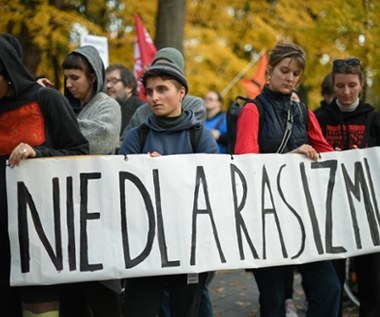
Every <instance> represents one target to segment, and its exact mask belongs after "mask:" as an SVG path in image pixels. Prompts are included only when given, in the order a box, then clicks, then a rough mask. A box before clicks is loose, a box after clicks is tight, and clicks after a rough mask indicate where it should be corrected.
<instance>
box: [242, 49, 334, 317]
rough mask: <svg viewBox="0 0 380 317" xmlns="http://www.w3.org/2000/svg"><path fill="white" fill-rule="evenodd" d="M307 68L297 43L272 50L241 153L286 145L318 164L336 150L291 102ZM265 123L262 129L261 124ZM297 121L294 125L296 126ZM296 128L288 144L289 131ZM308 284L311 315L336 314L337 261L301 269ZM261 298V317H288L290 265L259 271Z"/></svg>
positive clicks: (245, 119)
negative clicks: (260, 112)
mask: <svg viewBox="0 0 380 317" xmlns="http://www.w3.org/2000/svg"><path fill="white" fill-rule="evenodd" d="M304 69H305V52H304V50H303V49H302V48H301V47H299V46H298V45H296V44H293V43H278V44H277V45H276V46H275V47H274V48H273V50H272V51H271V52H270V56H269V61H268V65H267V68H266V76H267V84H266V86H265V87H264V89H263V91H262V92H261V93H260V95H259V96H258V97H257V98H258V100H259V102H261V104H262V106H263V107H262V108H263V110H264V111H263V113H262V118H259V112H258V108H257V107H256V105H255V104H253V103H249V104H247V105H246V106H245V107H244V108H243V109H242V110H241V112H240V115H239V118H238V125H237V138H236V144H235V153H236V154H243V153H276V152H277V151H278V150H279V148H280V144H281V143H283V145H284V146H282V148H283V151H282V152H283V153H298V154H304V155H305V156H306V157H307V158H309V159H312V160H318V157H319V155H318V152H326V151H331V150H332V148H331V146H330V145H329V144H328V143H327V142H326V140H325V139H324V137H323V135H322V131H321V130H320V127H319V125H318V122H317V120H316V118H315V116H314V114H313V113H312V112H311V111H308V119H307V125H306V124H305V120H304V115H303V111H302V109H301V107H300V106H299V105H297V103H295V102H292V101H291V94H292V91H293V90H294V89H295V88H296V87H297V86H298V85H299V83H300V81H301V78H302V75H303V73H304ZM259 122H260V126H259ZM291 123H292V124H291ZM290 125H291V130H290V132H291V134H290V138H289V139H288V141H286V140H284V133H285V130H287V129H286V128H285V127H287V126H290ZM297 269H298V270H299V271H300V272H301V273H302V278H303V280H304V283H305V284H306V285H307V290H308V296H309V305H308V312H307V315H308V316H336V315H337V313H338V309H339V296H340V286H339V281H338V278H337V276H336V273H335V270H334V267H333V266H332V264H331V261H321V262H314V263H307V264H302V265H299V266H297ZM253 272H254V277H255V280H256V282H257V285H258V288H259V292H260V296H259V303H260V316H261V317H267V316H271V317H274V316H279V317H280V316H281V317H283V316H285V276H286V274H285V272H286V266H276V267H268V268H259V269H254V270H253Z"/></svg>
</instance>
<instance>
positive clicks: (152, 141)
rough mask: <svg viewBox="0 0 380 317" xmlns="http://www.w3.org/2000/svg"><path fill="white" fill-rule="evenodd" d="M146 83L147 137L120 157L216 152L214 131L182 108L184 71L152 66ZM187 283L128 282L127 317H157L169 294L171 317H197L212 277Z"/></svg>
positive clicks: (137, 135)
mask: <svg viewBox="0 0 380 317" xmlns="http://www.w3.org/2000/svg"><path fill="white" fill-rule="evenodd" d="M142 82H143V86H144V88H145V90H146V95H147V101H148V104H149V106H150V108H151V111H152V114H151V115H150V116H148V118H147V119H146V120H145V122H144V124H145V129H147V130H146V131H147V135H146V138H145V141H144V142H142V140H141V131H140V129H141V128H139V127H137V128H134V129H131V130H130V131H128V133H127V135H126V137H125V139H124V142H123V144H122V146H121V148H120V153H121V154H138V153H149V154H150V155H151V156H152V157H157V156H160V155H173V154H186V153H216V152H217V145H216V142H215V140H214V138H213V136H212V134H211V131H210V130H208V129H205V128H203V127H202V125H201V123H200V121H198V120H197V119H196V118H195V116H194V113H193V112H192V111H191V110H185V109H183V107H182V101H183V99H184V97H185V95H186V93H187V91H188V83H187V80H186V78H185V76H184V73H183V71H182V69H181V68H180V67H177V65H176V64H174V63H171V62H168V61H166V62H165V63H161V62H157V63H153V65H152V66H150V67H149V68H148V69H147V71H146V72H145V73H144V75H143V78H142ZM193 136H194V137H193ZM192 140H194V141H192ZM193 142H194V143H193ZM188 278H189V277H188V275H187V274H178V275H163V276H151V277H140V278H130V279H127V282H126V287H125V315H126V316H139V317H155V316H156V315H157V314H158V312H159V308H160V303H161V300H162V294H163V291H164V289H167V290H168V292H169V298H170V312H171V316H172V317H198V313H199V306H200V301H201V294H202V291H203V290H204V285H205V282H206V278H207V273H200V274H198V278H197V281H193V283H189V279H188Z"/></svg>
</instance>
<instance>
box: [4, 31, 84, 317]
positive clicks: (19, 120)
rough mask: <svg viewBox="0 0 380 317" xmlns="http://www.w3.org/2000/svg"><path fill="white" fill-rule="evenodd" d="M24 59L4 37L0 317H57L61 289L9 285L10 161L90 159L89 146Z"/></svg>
mask: <svg viewBox="0 0 380 317" xmlns="http://www.w3.org/2000/svg"><path fill="white" fill-rule="evenodd" d="M10 39H11V40H10ZM21 56H22V51H21V45H20V43H19V42H18V40H17V39H16V38H15V37H13V36H11V35H9V34H8V35H0V164H1V170H0V290H1V297H0V307H1V308H0V310H1V315H2V316H12V317H18V316H20V315H21V310H22V314H23V316H24V317H29V316H49V317H55V316H58V314H59V306H60V305H59V301H60V286H59V285H52V286H29V287H17V288H16V287H10V285H9V278H10V246H9V236H8V223H7V213H8V212H9V213H10V212H12V213H17V210H7V201H6V199H7V193H6V182H5V176H6V175H5V169H6V161H7V160H8V162H9V166H10V167H11V168H17V167H16V166H17V165H18V164H20V162H21V161H22V160H25V159H28V158H39V157H47V156H62V155H81V154H87V153H88V148H89V145H88V142H87V140H86V139H85V138H84V136H83V135H82V133H81V132H80V130H79V126H78V122H77V120H76V118H75V115H74V113H73V111H72V110H71V108H70V105H69V104H68V102H67V100H66V98H65V97H64V96H63V95H62V94H60V93H59V92H58V91H56V90H54V89H46V88H42V87H41V86H40V85H38V84H37V83H36V82H35V80H34V78H33V77H32V75H31V74H30V73H29V72H28V71H27V69H26V68H25V66H24V65H23V64H22V61H21ZM41 269H43V268H41ZM20 299H21V302H22V308H21V306H20Z"/></svg>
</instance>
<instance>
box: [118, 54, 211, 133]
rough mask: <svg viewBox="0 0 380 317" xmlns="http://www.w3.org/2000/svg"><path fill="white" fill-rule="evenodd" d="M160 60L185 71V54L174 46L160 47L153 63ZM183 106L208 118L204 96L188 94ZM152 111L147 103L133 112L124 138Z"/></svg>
mask: <svg viewBox="0 0 380 317" xmlns="http://www.w3.org/2000/svg"><path fill="white" fill-rule="evenodd" d="M158 62H160V63H162V62H170V63H174V64H175V65H176V66H177V67H179V68H180V69H181V71H182V72H184V71H185V60H184V58H183V55H182V53H181V52H180V51H178V50H177V49H176V48H174V47H164V48H162V49H160V50H159V51H158V52H157V54H156V55H155V56H154V58H153V61H152V65H154V64H155V63H158ZM182 107H183V109H185V110H188V109H190V110H191V111H192V112H194V115H195V118H196V119H198V120H199V121H201V122H204V120H205V119H206V109H205V104H204V101H203V100H202V98H199V97H195V96H191V95H189V94H187V95H186V96H185V98H184V99H183V101H182ZM151 113H152V111H151V109H150V107H149V105H148V104H147V103H145V104H144V105H142V106H141V107H139V108H138V109H137V110H136V112H135V113H134V114H133V116H132V118H131V120H130V122H129V124H128V125H127V127H126V128H125V129H124V131H123V133H122V138H124V137H125V135H126V133H127V131H128V130H130V129H132V128H136V127H138V126H140V125H141V124H142V123H143V122H144V121H145V119H146V118H147V117H148V116H149V115H150V114H151Z"/></svg>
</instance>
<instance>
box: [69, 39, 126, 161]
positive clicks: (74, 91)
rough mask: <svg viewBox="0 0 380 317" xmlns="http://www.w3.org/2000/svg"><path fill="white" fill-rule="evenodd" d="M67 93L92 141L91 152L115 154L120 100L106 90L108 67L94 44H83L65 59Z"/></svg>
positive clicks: (119, 123) (119, 121)
mask: <svg viewBox="0 0 380 317" xmlns="http://www.w3.org/2000/svg"><path fill="white" fill-rule="evenodd" d="M63 73H64V76H65V91H64V93H65V96H66V97H67V98H68V99H69V101H70V104H71V106H72V108H73V109H74V111H75V113H76V114H77V117H78V121H79V126H80V129H81V131H82V133H83V134H84V136H85V137H86V138H87V140H89V142H90V154H112V153H114V151H115V149H116V147H117V146H118V143H119V135H120V126H121V111H120V106H119V104H118V103H117V102H116V101H115V100H114V99H113V98H111V97H110V96H108V95H107V94H105V93H104V92H103V87H104V81H105V70H104V65H103V62H102V59H101V58H100V55H99V53H98V51H97V49H96V48H95V47H93V46H90V45H86V46H82V47H80V48H78V49H76V50H75V51H72V52H71V53H69V54H68V55H67V56H66V58H65V59H64V61H63Z"/></svg>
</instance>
